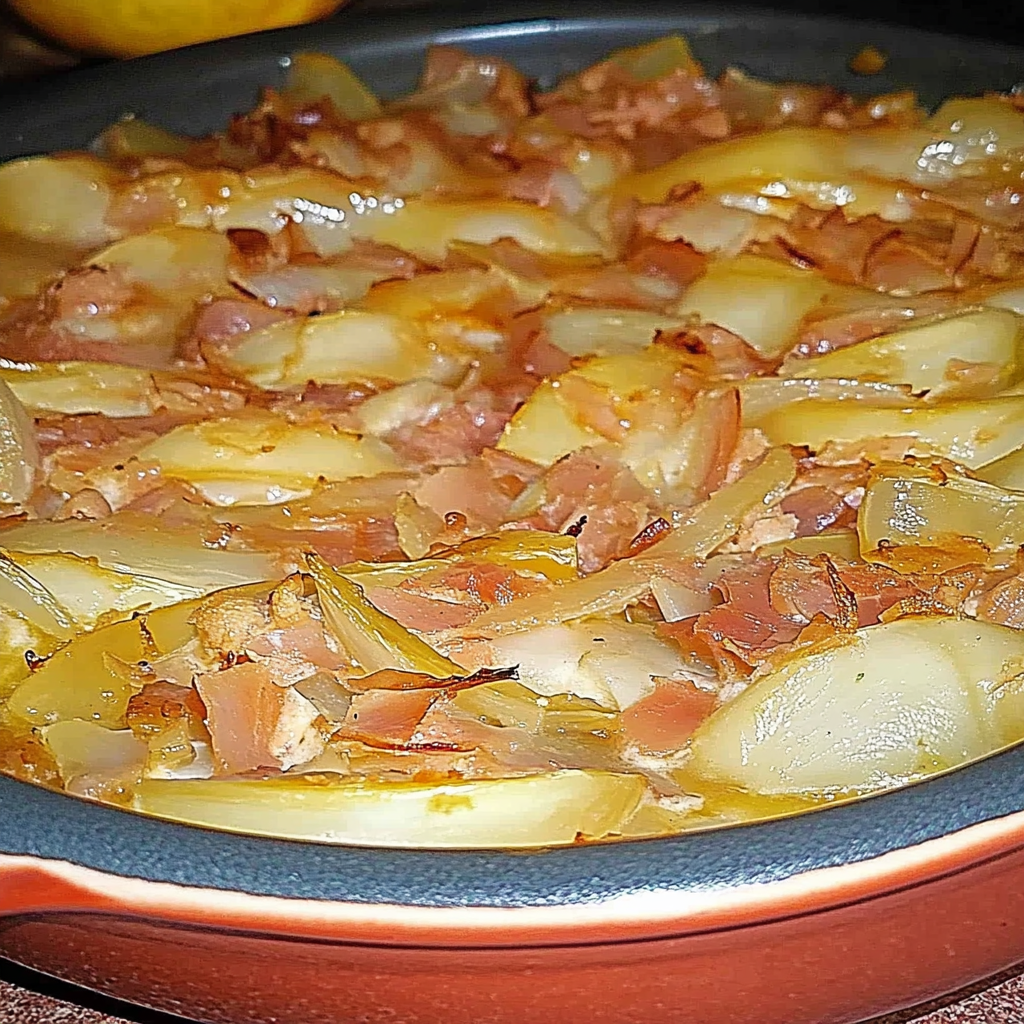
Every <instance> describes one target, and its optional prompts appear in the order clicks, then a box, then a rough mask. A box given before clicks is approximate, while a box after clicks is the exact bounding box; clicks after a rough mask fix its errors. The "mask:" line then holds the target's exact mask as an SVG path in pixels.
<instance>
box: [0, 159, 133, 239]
mask: <svg viewBox="0 0 1024 1024" xmlns="http://www.w3.org/2000/svg"><path fill="white" fill-rule="evenodd" d="M117 179H118V174H117V172H116V171H115V170H114V169H113V168H112V167H110V166H109V165H108V164H105V163H103V161H102V160H97V159H96V158H95V157H91V156H85V155H75V156H37V157H28V158H26V159H24V160H12V161H11V162H10V163H7V164H4V165H3V166H0V232H3V233H7V234H11V235H18V236H20V237H22V238H27V239H29V240H30V241H33V242H47V243H50V244H51V245H65V246H72V247H77V248H81V249H88V248H95V247H97V246H100V245H104V244H106V243H107V242H109V241H111V240H112V239H114V238H117V237H118V234H119V233H118V232H117V231H116V230H115V229H114V228H112V227H110V226H109V225H108V224H107V211H108V209H109V207H110V197H111V187H112V186H113V185H114V184H115V183H116V181H117Z"/></svg>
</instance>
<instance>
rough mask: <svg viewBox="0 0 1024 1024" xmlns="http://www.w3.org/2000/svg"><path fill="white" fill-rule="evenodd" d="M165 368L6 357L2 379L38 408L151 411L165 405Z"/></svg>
mask: <svg viewBox="0 0 1024 1024" xmlns="http://www.w3.org/2000/svg"><path fill="white" fill-rule="evenodd" d="M171 377H172V375H170V374H165V373H162V372H161V371H153V370H144V369H142V368H140V367H137V366H122V365H120V364H118V363H89V362H66V363H15V362H11V361H10V360H8V359H0V380H3V381H4V382H5V383H6V384H7V385H8V386H9V387H10V388H11V390H12V391H13V392H14V393H15V395H17V396H18V398H19V399H20V401H21V402H22V404H23V405H25V406H26V408H28V409H31V410H32V411H33V412H43V413H60V414H62V415H67V416H76V415H79V414H81V413H102V414H103V415H104V416H113V417H123V416H149V415H150V414H152V413H153V412H155V411H156V410H157V409H159V408H160V407H161V405H162V403H161V401H160V394H159V391H158V389H157V386H156V380H157V378H164V379H171Z"/></svg>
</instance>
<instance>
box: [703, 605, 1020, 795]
mask: <svg viewBox="0 0 1024 1024" xmlns="http://www.w3.org/2000/svg"><path fill="white" fill-rule="evenodd" d="M1022 659H1024V635H1022V634H1021V633H1020V632H1019V631H1018V630H1014V629H1008V628H1006V627H1004V626H995V625H992V624H990V623H985V622H974V621H972V620H969V619H967V620H957V619H947V618H931V619H899V620H897V621H895V622H890V623H886V624H884V625H879V626H869V627H868V628H866V629H862V630H859V631H858V632H857V633H856V634H853V635H851V636H848V637H837V638H835V639H834V640H831V641H828V640H827V641H823V642H821V643H819V644H818V645H816V646H815V647H813V648H811V649H808V650H805V651H802V652H799V653H798V654H796V655H794V656H793V657H792V658H791V659H790V660H788V661H787V662H786V663H784V664H783V665H781V666H780V667H778V668H776V669H774V670H771V671H769V672H768V673H767V674H766V675H765V676H763V677H762V678H761V679H759V680H758V681H757V682H756V683H754V684H753V685H752V686H750V688H749V689H747V690H746V691H744V692H743V693H742V694H740V696H739V697H737V698H736V699H735V700H733V701H731V702H730V703H728V704H726V705H725V706H724V707H722V708H721V709H720V710H719V711H717V712H716V713H715V714H713V715H712V716H711V718H709V719H708V720H707V722H705V723H704V725H702V726H701V727H700V728H699V729H698V730H697V732H696V734H695V735H694V737H693V741H692V750H693V758H694V761H693V764H694V767H695V769H696V770H698V771H702V772H705V773H706V774H707V775H708V776H710V777H712V778H717V779H722V780H726V781H728V782H731V783H733V784H735V785H740V786H743V787H745V788H746V789H750V790H753V791H754V792H758V793H807V794H837V795H842V794H851V793H858V792H863V791H866V790H869V789H889V788H892V787H893V786H898V785H902V784H904V783H906V782H909V781H911V780H913V779H916V778H920V777H922V776H923V775H927V774H931V773H933V772H935V771H939V770H942V769H944V768H951V767H953V766H955V765H958V764H962V763H963V762H965V761H969V760H972V759H974V758H977V757H981V756H983V755H985V754H988V753H991V752H992V751H994V750H997V749H999V748H1000V747H1002V746H1005V745H1006V744H1008V743H1012V742H1015V741H1017V740H1019V739H1021V738H1022V737H1024V676H1022V674H1021V669H1022V667H1024V660H1022Z"/></svg>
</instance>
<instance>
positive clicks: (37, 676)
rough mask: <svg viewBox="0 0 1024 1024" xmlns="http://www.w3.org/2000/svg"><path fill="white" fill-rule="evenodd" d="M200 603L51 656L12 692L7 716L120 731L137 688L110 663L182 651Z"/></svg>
mask: <svg viewBox="0 0 1024 1024" xmlns="http://www.w3.org/2000/svg"><path fill="white" fill-rule="evenodd" d="M198 606H199V601H186V602H183V603H181V604H176V605H172V606H170V607H168V608H161V609H159V610H157V611H154V612H150V613H149V614H148V615H144V616H140V617H138V618H134V619H127V620H125V621H123V622H117V623H114V624H113V625H111V626H103V627H101V628H100V629H97V630H95V631H94V632H92V633H83V634H82V635H81V636H78V637H76V638H75V639H74V640H71V641H70V642H68V643H67V644H65V645H64V646H63V647H61V648H60V649H59V650H57V651H56V652H54V654H52V655H51V656H50V657H49V658H48V659H47V661H46V662H45V663H44V664H43V665H41V666H39V667H38V668H36V669H35V670H34V671H33V672H32V673H31V674H30V675H29V676H28V678H27V679H25V680H24V682H22V683H21V684H20V685H19V686H18V687H17V689H15V690H14V692H13V693H12V694H11V696H10V699H9V701H8V704H7V707H8V710H9V711H10V712H11V714H13V715H15V716H16V717H18V718H21V719H23V720H24V721H26V722H28V723H30V724H32V725H34V726H40V727H41V726H44V725H52V724H53V723H54V722H62V721H66V720H68V719H73V718H77V719H81V720H82V721H84V722H95V723H97V724H99V725H102V726H105V727H106V728H108V729H121V728H123V727H124V724H125V721H124V717H125V710H126V708H127V706H128V701H129V699H130V698H131V696H132V694H133V693H134V692H135V688H134V687H133V686H132V683H131V680H130V678H128V677H127V676H126V675H125V674H124V673H122V672H120V671H118V669H117V665H116V663H115V661H113V660H112V658H113V659H117V660H118V661H120V662H122V663H127V664H128V665H134V664H136V663H138V662H139V661H140V660H143V659H151V658H154V657H157V656H158V655H160V654H166V653H168V652H170V651H173V650H176V649H177V648H178V647H181V646H182V645H183V644H184V643H185V642H186V641H187V640H189V639H190V638H191V637H193V636H194V635H195V633H194V630H193V628H192V626H191V625H190V623H189V619H190V618H191V616H192V613H193V612H194V611H195V609H196V608H197V607H198Z"/></svg>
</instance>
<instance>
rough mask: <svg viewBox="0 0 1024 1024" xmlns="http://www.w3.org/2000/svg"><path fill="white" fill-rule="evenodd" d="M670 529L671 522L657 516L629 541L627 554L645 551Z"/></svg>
mask: <svg viewBox="0 0 1024 1024" xmlns="http://www.w3.org/2000/svg"><path fill="white" fill-rule="evenodd" d="M671 531H672V524H671V523H669V521H668V520H667V519H664V518H662V517H661V516H658V518H657V519H655V520H654V522H652V523H648V524H647V525H646V526H645V527H644V528H643V529H642V530H641V531H640V532H639V533H638V534H637V535H636V536H635V537H634V538H633V539H632V540H631V541H630V542H629V554H630V555H638V554H640V552H641V551H646V550H647V549H648V548H649V547H651V546H652V545H653V544H657V543H658V541H659V540H661V538H662V537H663V536H664V535H665V534H666V533H670V532H671Z"/></svg>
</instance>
